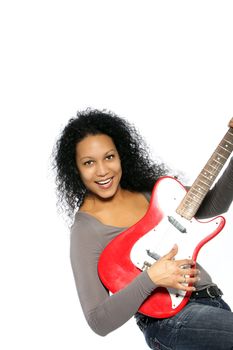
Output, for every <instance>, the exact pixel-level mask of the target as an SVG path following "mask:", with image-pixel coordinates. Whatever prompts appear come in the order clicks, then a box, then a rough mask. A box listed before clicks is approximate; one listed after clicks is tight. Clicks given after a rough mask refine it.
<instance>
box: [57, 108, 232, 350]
mask: <svg viewBox="0 0 233 350" xmlns="http://www.w3.org/2000/svg"><path fill="white" fill-rule="evenodd" d="M55 167H56V170H57V178H56V181H57V189H58V195H59V201H60V205H61V206H62V207H63V208H64V209H65V210H66V211H67V213H68V215H69V216H70V217H72V215H73V214H74V213H75V212H76V214H75V218H74V223H73V225H72V228H71V250H70V252H71V264H72V269H73V273H74V278H75V282H76V286H77V291H78V295H79V299H80V302H81V305H82V309H83V312H84V315H85V317H86V320H87V322H88V324H89V325H90V327H91V328H92V330H93V331H95V332H96V333H97V334H99V335H101V336H105V335H106V334H108V333H109V332H111V331H113V330H115V329H116V328H118V327H120V326H122V325H123V324H124V323H125V322H127V321H128V320H129V319H130V318H131V317H132V316H133V315H135V317H136V321H137V324H138V326H139V327H140V329H141V330H142V331H143V333H144V336H145V339H146V341H147V344H148V345H149V347H151V349H186V350H187V349H188V350H190V349H198V350H200V349H205V350H206V349H218V350H220V349H233V313H232V312H231V311H230V308H229V306H228V305H227V304H226V303H225V302H224V301H223V299H222V298H221V294H222V293H221V291H220V289H219V288H218V287H217V286H216V285H215V284H214V282H213V281H212V279H211V277H210V276H209V274H208V273H207V272H206V271H205V270H204V269H203V268H202V267H201V266H200V265H197V267H196V268H194V267H187V265H188V266H194V265H193V261H192V260H190V259H183V260H175V259H174V258H175V256H176V254H177V252H178V249H179V247H177V246H176V245H175V246H174V247H171V250H170V251H169V252H167V254H166V255H165V256H163V257H162V258H160V259H159V260H158V261H157V262H155V263H154V264H153V265H152V266H151V267H150V268H149V269H147V270H145V271H143V272H141V273H140V274H139V276H138V277H136V278H135V279H134V280H133V281H132V282H131V283H130V284H129V285H128V286H127V287H125V288H123V289H122V290H121V291H119V292H117V293H115V294H113V295H110V294H109V292H108V290H107V289H106V288H105V286H104V285H103V284H102V283H101V281H100V279H99V276H98V273H97V265H98V260H99V256H100V254H101V253H102V251H103V249H104V248H105V247H106V245H107V244H108V243H109V242H110V241H111V240H112V239H114V238H115V237H116V236H118V235H119V234H120V233H121V232H122V231H124V230H125V229H126V228H127V227H130V226H132V225H133V224H135V223H136V222H137V221H139V220H140V219H141V218H142V217H143V216H144V215H145V213H146V212H147V209H148V205H149V198H150V193H151V191H152V188H153V186H154V184H155V182H156V180H157V179H158V178H159V177H160V176H162V175H165V174H166V173H167V169H166V167H165V165H164V164H156V163H153V162H152V161H151V159H150V157H149V154H148V151H147V147H146V145H145V143H144V142H143V140H142V138H141V137H140V136H139V134H138V132H137V131H136V129H135V128H134V127H133V126H132V125H130V124H129V123H128V122H127V121H126V120H124V119H122V118H119V117H118V116H116V115H114V114H113V113H110V112H106V111H98V110H90V109H88V110H86V111H84V112H80V113H78V114H77V117H76V118H73V119H71V120H70V121H69V122H68V124H67V126H66V127H65V128H64V130H63V132H62V134H61V136H60V138H59V140H58V141H57V144H56V149H55ZM232 174H233V160H231V161H230V162H229V165H228V167H227V168H226V170H225V172H224V173H223V175H222V176H221V178H220V179H219V180H218V182H217V184H216V185H215V186H214V187H213V189H212V190H210V191H209V192H208V194H207V196H206V197H205V199H204V201H203V202H202V205H201V207H200V208H199V210H198V212H197V215H196V217H197V218H206V217H212V216H216V215H219V214H221V213H223V212H226V211H227V210H228V208H229V206H230V204H231V202H232V198H233V176H232ZM185 265H186V267H185V268H184V266H185ZM184 275H187V276H189V277H188V278H186V282H188V284H189V285H187V284H185V285H184V284H183V283H184ZM190 285H193V286H190ZM158 286H162V287H172V288H175V289H180V290H184V291H191V292H192V295H191V298H190V301H189V302H188V304H187V305H186V306H185V307H184V308H183V309H182V310H181V311H180V312H179V313H178V314H176V315H175V316H173V317H171V318H168V319H155V318H150V317H147V316H144V315H142V314H140V313H139V312H138V309H139V307H140V305H141V304H142V303H143V302H144V300H145V299H146V298H147V297H148V295H150V294H151V293H152V292H153V290H154V289H155V288H156V287H158ZM208 287H211V290H212V294H211V295H212V296H213V297H210V296H209V293H208V291H209V289H207V288H208Z"/></svg>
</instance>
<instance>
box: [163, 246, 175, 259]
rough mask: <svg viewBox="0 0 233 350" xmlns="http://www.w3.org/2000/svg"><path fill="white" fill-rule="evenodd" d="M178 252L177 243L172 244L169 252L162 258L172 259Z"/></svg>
mask: <svg viewBox="0 0 233 350" xmlns="http://www.w3.org/2000/svg"><path fill="white" fill-rule="evenodd" d="M177 253H178V246H177V244H174V246H173V248H172V249H171V250H170V252H169V253H167V254H165V255H164V256H163V257H162V259H167V260H172V259H173V258H174V257H175V256H176V254H177Z"/></svg>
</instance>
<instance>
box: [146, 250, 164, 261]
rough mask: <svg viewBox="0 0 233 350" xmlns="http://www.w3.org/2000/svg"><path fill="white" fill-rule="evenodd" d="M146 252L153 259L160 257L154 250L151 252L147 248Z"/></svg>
mask: <svg viewBox="0 0 233 350" xmlns="http://www.w3.org/2000/svg"><path fill="white" fill-rule="evenodd" d="M146 253H147V255H148V256H150V257H151V258H152V259H154V260H156V261H157V260H159V259H160V258H161V256H160V255H159V254H157V253H155V252H152V251H150V250H149V249H147V251H146Z"/></svg>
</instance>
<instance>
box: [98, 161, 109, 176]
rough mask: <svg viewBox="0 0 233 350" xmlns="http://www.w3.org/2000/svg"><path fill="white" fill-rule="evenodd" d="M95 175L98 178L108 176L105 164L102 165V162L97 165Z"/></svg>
mask: <svg viewBox="0 0 233 350" xmlns="http://www.w3.org/2000/svg"><path fill="white" fill-rule="evenodd" d="M96 174H97V175H98V176H105V175H106V174H108V168H107V166H106V164H104V163H103V162H100V163H98V164H97V169H96Z"/></svg>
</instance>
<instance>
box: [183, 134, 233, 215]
mask: <svg viewBox="0 0 233 350" xmlns="http://www.w3.org/2000/svg"><path fill="white" fill-rule="evenodd" d="M232 151H233V128H229V130H228V131H227V133H226V135H225V136H224V137H223V139H222V141H221V142H220V143H219V145H218V147H217V148H216V150H215V151H214V153H213V154H212V156H211V157H210V159H209V161H208V162H207V163H206V165H205V167H204V168H203V169H202V171H201V172H200V174H199V175H198V177H197V179H196V180H195V181H194V183H193V185H192V187H191V188H190V189H189V191H188V192H187V194H186V195H185V197H184V198H183V200H182V201H181V203H180V205H179V206H178V208H177V210H176V212H177V213H178V214H179V215H181V216H182V217H184V218H186V219H188V220H191V219H192V217H193V216H194V215H195V214H196V212H197V210H198V208H199V207H200V205H201V203H202V201H203V199H204V198H205V196H206V194H207V192H208V191H209V189H210V188H211V186H212V185H213V183H214V181H215V179H216V177H217V176H218V174H219V172H220V171H221V169H222V168H223V166H224V164H225V163H226V161H227V159H228V158H229V156H230V154H231V152H232Z"/></svg>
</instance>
